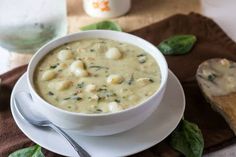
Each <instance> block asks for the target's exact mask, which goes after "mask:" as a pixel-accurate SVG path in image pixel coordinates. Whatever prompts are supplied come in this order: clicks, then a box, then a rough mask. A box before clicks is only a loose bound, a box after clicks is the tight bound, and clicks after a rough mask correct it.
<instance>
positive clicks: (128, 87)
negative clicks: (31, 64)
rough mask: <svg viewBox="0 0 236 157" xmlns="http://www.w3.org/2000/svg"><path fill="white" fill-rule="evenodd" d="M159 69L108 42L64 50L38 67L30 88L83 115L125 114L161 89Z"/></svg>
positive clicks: (135, 51)
mask: <svg viewBox="0 0 236 157" xmlns="http://www.w3.org/2000/svg"><path fill="white" fill-rule="evenodd" d="M160 80H161V76H160V69H159V67H158V64H157V63H156V61H155V60H154V58H153V57H152V56H151V55H149V54H148V53H146V52H145V51H144V50H143V49H141V48H139V47H137V46H134V45H131V44H128V43H120V42H117V41H113V40H108V39H84V40H79V41H76V42H71V43H68V44H65V45H63V46H61V47H59V48H57V49H55V50H53V51H52V52H50V53H49V54H48V55H46V56H45V57H44V58H43V59H42V60H41V61H40V63H39V64H38V65H37V68H36V71H35V73H34V84H35V88H36V91H37V92H38V94H39V95H40V96H41V97H42V98H43V99H45V100H46V101H48V102H49V103H50V104H52V105H54V106H56V107H59V108H61V109H64V110H68V111H72V112H81V113H109V112H117V111H121V110H125V109H127V108H130V107H132V106H135V105H137V104H139V103H140V102H142V101H144V100H146V99H147V98H148V97H150V96H151V95H152V94H153V93H154V92H155V91H157V89H158V88H159V86H160Z"/></svg>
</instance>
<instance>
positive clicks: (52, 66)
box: [50, 63, 59, 69]
mask: <svg viewBox="0 0 236 157" xmlns="http://www.w3.org/2000/svg"><path fill="white" fill-rule="evenodd" d="M58 65H59V63H56V64H55V65H51V66H50V69H55V68H56V67H57V66H58Z"/></svg>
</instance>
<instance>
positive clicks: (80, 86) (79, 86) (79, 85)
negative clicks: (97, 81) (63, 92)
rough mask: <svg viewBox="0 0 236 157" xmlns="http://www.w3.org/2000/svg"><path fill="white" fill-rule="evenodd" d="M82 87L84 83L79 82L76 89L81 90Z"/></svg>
mask: <svg viewBox="0 0 236 157" xmlns="http://www.w3.org/2000/svg"><path fill="white" fill-rule="evenodd" d="M84 85H85V83H84V82H81V83H78V84H77V87H78V88H83V87H84Z"/></svg>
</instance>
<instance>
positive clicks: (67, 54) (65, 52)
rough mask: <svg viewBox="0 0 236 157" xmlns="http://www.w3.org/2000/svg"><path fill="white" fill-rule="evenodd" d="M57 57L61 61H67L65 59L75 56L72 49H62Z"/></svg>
mask: <svg viewBox="0 0 236 157" xmlns="http://www.w3.org/2000/svg"><path fill="white" fill-rule="evenodd" d="M57 58H58V59H59V60H61V61H65V60H68V59H71V58H73V53H72V51H71V50H61V51H60V52H59V53H58V55H57Z"/></svg>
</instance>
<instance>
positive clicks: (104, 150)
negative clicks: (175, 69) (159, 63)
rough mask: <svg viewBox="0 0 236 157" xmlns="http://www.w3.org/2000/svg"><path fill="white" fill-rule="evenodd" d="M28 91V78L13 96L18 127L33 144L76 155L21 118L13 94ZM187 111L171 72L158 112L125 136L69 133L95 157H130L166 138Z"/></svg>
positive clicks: (53, 136) (52, 134) (63, 142)
mask: <svg viewBox="0 0 236 157" xmlns="http://www.w3.org/2000/svg"><path fill="white" fill-rule="evenodd" d="M19 91H28V86H27V81H26V75H25V74H24V75H23V76H22V77H21V78H20V79H19V80H18V82H17V83H16V85H15V87H14V89H13V91H12V95H11V112H12V115H13V117H14V120H15V121H16V124H17V125H18V127H19V128H20V129H21V130H22V131H23V133H24V134H25V135H26V136H28V137H29V138H30V139H31V140H32V141H34V142H35V143H37V144H39V145H41V146H42V147H44V148H46V149H48V150H50V151H52V152H55V153H58V154H61V155H65V156H77V155H76V153H75V151H74V150H73V148H72V147H71V146H70V145H69V144H68V143H67V141H66V140H65V139H64V138H63V137H62V136H60V135H59V134H57V133H56V132H54V131H53V130H50V129H46V128H42V129H40V128H37V127H34V126H32V125H30V124H29V123H28V122H26V121H25V120H24V119H22V118H21V117H20V116H19V114H18V112H17V111H16V109H15V105H14V103H13V95H14V94H15V93H17V92H19ZM184 108H185V96H184V92H183V89H182V86H181V84H180V83H179V81H178V79H177V78H176V76H175V75H174V74H173V73H172V72H171V71H169V78H168V83H167V88H166V93H165V96H164V98H163V100H162V102H161V104H160V106H159V107H158V109H157V110H156V111H155V112H154V113H153V114H152V115H151V116H150V117H149V118H148V119H147V120H146V121H145V122H144V123H142V124H141V125H139V126H137V127H135V128H133V129H131V130H129V131H126V132H124V133H120V134H116V135H112V136H103V137H89V136H81V135H78V134H76V133H71V132H68V133H69V134H70V135H71V136H72V137H73V138H74V139H75V140H76V141H77V142H78V143H79V144H80V145H81V146H82V147H84V148H85V149H86V150H87V151H88V152H89V153H90V154H91V155H92V156H95V157H114V156H127V155H131V154H135V153H137V152H140V151H143V150H145V149H147V148H150V147H152V146H154V145H155V144H157V143H159V142H161V141H162V140H163V139H164V138H166V137H167V136H168V135H169V134H170V133H171V132H172V131H173V130H174V129H175V128H176V126H177V125H178V123H179V121H180V120H181V118H182V116H183V113H184Z"/></svg>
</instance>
